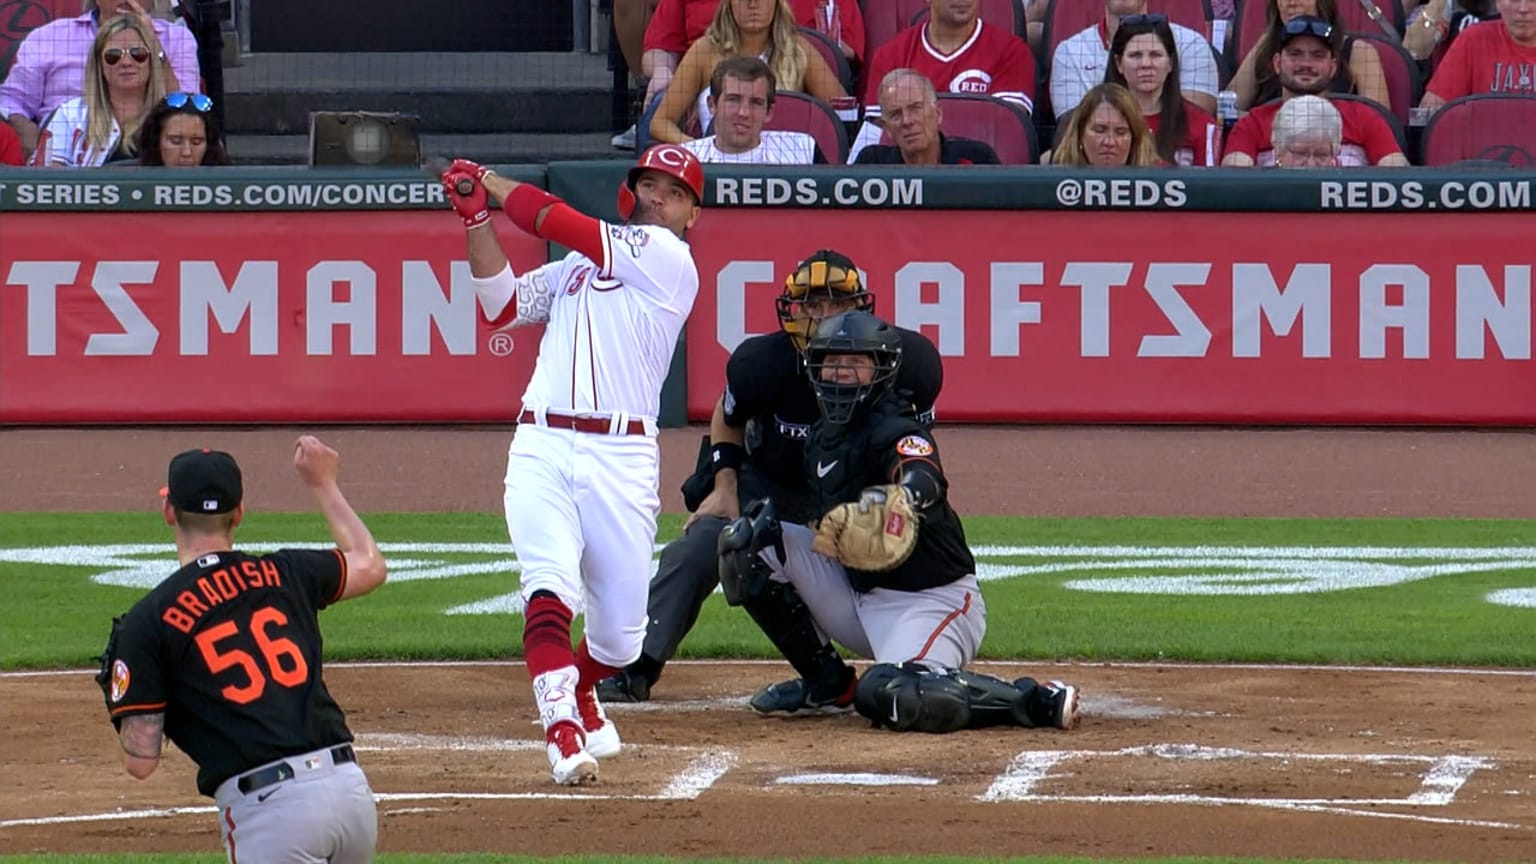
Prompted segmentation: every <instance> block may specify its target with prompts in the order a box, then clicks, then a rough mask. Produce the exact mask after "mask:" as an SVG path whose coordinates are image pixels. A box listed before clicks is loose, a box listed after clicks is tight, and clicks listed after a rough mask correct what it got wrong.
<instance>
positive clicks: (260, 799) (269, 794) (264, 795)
mask: <svg viewBox="0 0 1536 864" xmlns="http://www.w3.org/2000/svg"><path fill="white" fill-rule="evenodd" d="M891 719H892V720H894V719H896V718H894V717H892V718H891ZM281 788H282V787H281V786H279V787H278V789H281ZM276 794H277V789H273V790H272V791H271V792H263V793H261V794H260V795H257V796H256V803H257V804H260V803H261V802H263V801H265V800H267V799H268V798H271V797H272V796H273V795H276Z"/></svg>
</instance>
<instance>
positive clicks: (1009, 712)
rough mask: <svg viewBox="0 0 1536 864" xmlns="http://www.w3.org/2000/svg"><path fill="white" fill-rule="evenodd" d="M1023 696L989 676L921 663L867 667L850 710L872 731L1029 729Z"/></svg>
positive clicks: (1028, 719)
mask: <svg viewBox="0 0 1536 864" xmlns="http://www.w3.org/2000/svg"><path fill="white" fill-rule="evenodd" d="M1025 695H1026V694H1025V692H1024V691H1023V690H1020V689H1019V688H1017V687H1015V686H1013V685H1012V684H1009V683H1008V682H1007V681H1003V680H1001V679H999V678H993V677H992V676H990V675H978V674H976V673H974V672H966V671H964V670H958V669H956V670H948V671H934V670H932V669H929V668H928V667H926V666H924V665H922V664H921V663H900V664H892V663H881V664H878V665H875V666H871V667H870V668H869V669H868V670H866V671H865V673H864V676H863V677H862V678H860V679H859V686H858V689H857V690H856V691H854V696H853V704H854V708H855V709H856V710H858V712H859V713H860V714H862V715H864V716H865V717H867V718H869V720H870V723H871V724H872V725H874V726H876V727H880V726H884V727H886V728H888V729H893V730H895V731H897V732H930V733H945V732H957V731H959V730H961V729H980V728H983V727H986V726H1014V725H1017V726H1033V725H1035V724H1034V723H1032V722H1030V718H1029V715H1028V713H1027V712H1026V710H1025Z"/></svg>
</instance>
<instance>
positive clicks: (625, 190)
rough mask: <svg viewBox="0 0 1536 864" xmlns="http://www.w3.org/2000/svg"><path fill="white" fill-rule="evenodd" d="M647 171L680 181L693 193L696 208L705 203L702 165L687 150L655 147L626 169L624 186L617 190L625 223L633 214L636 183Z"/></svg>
mask: <svg viewBox="0 0 1536 864" xmlns="http://www.w3.org/2000/svg"><path fill="white" fill-rule="evenodd" d="M646 171H660V172H661V173H663V174H669V175H671V176H673V177H676V178H677V179H679V180H681V181H683V185H684V186H687V187H688V189H689V191H691V192H692V193H693V200H694V203H696V204H703V203H704V164H703V163H702V162H700V161H699V157H697V156H695V155H693V153H691V152H689V151H688V149H687V148H684V147H679V146H678V145H676V144H657V145H655V146H654V147H651V148H649V149H647V150H646V151H645V152H644V153H641V154H640V158H639V159H637V160H635V167H633V168H631V169H629V176H628V177H626V178H624V185H622V186H620V187H619V218H620V219H624V220H628V219H629V217H630V216H632V215H634V212H635V183H636V182H637V181H638V180H639V179H640V175H641V174H642V173H643V172H646Z"/></svg>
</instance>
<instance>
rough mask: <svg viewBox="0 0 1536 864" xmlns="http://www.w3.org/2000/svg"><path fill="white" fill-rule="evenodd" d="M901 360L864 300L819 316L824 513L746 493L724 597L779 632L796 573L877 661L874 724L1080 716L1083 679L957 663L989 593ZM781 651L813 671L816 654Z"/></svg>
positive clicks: (814, 444)
mask: <svg viewBox="0 0 1536 864" xmlns="http://www.w3.org/2000/svg"><path fill="white" fill-rule="evenodd" d="M901 363H902V339H901V335H900V333H899V332H898V331H897V330H896V328H894V327H892V326H891V325H889V324H887V323H885V322H884V321H881V320H880V319H879V318H876V317H875V316H874V315H872V314H870V313H869V312H865V311H853V312H845V313H842V314H840V315H836V316H833V317H831V318H828V319H826V320H825V321H823V322H822V323H821V324H820V326H819V327H818V329H817V331H816V334H815V335H814V336H813V337H812V339H811V341H810V345H809V347H808V348H807V351H806V374H807V377H808V378H809V379H810V382H811V386H812V387H813V388H814V389H815V391H816V397H817V401H818V403H819V404H820V407H821V419H820V420H819V421H818V422H817V423H816V424H815V425H814V426H813V427H812V429H811V433H810V438H809V440H808V441H807V442H806V447H805V466H804V471H805V473H806V475H807V477H808V480H809V482H810V484H811V487H812V488H813V489H814V490H815V492H816V495H817V498H818V500H819V502H820V507H821V510H822V512H823V514H824V515H823V516H822V517H821V519H820V520H819V521H818V523H817V525H816V526H815V527H807V526H803V525H795V524H790V523H782V524H781V523H780V522H779V521H778V519H777V518H776V516H775V514H774V505H773V502H771V501H764V502H754V503H753V504H752V505H751V506H749V507H748V509H747V510H746V511H745V513H744V514H743V516H742V517H741V518H740V519H738V520H736V521H735V522H733V523H731V525H730V526H728V527H727V528H726V529H725V530H724V531H723V532H722V533H721V535H720V553H721V557H720V579H721V585H722V587H723V588H724V589H725V593H726V597H727V600H732V599H733V598H734V599H735V600H737V601H738V602H741V603H742V605H745V606H746V607H747V609H748V611H749V612H751V613H752V617H753V620H755V621H757V623H758V624H759V625H760V626H762V627H763V629H764V630H765V631H768V632H769V635H770V637H773V636H774V632H773V631H774V630H775V629H778V630H781V631H782V630H785V629H789V628H794V627H803V626H804V625H803V624H801V623H800V622H801V621H802V620H803V617H802V616H801V615H800V614H799V611H798V610H797V609H795V608H794V605H793V604H794V602H795V601H794V599H793V598H792V597H791V595H786V594H785V593H784V592H782V591H781V590H780V589H779V586H781V585H783V584H785V583H788V584H791V585H793V586H794V587H795V589H796V594H797V595H798V598H801V599H803V601H804V604H805V607H806V608H807V609H808V610H809V612H810V618H812V619H814V622H813V624H812V626H813V627H815V628H817V629H818V630H820V631H821V632H824V633H826V634H827V635H828V636H830V637H831V638H832V639H833V640H835V641H836V642H837V643H839V644H841V645H843V646H844V647H845V648H847V649H848V650H850V651H852V652H854V653H855V654H858V655H860V656H862V657H867V658H870V659H872V660H874V661H875V665H874V666H872V667H870V668H869V669H868V670H867V671H866V672H865V673H864V675H863V677H862V678H860V679H859V681H858V683H857V684H856V685H855V686H854V687H853V690H852V695H853V703H854V706H855V708H856V709H857V710H858V711H859V713H861V714H863V715H864V716H866V717H868V718H869V719H870V720H871V721H873V722H874V723H875V725H877V726H878V725H885V726H888V727H890V728H892V729H896V730H900V731H906V730H914V731H922V732H950V731H955V730H957V729H964V728H977V727H981V726H992V725H1000V724H1017V725H1022V726H1055V727H1060V728H1063V729H1065V728H1071V727H1072V726H1073V725H1075V724H1076V722H1077V712H1078V708H1077V706H1078V693H1077V688H1075V687H1072V686H1069V685H1066V684H1062V683H1060V682H1050V683H1048V684H1043V685H1042V684H1037V683H1036V682H1035V681H1034V680H1033V679H1029V678H1023V679H1020V680H1018V681H1016V682H1013V683H1009V682H1007V681H1003V680H1000V679H997V678H992V677H990V676H986V675H979V674H976V673H973V672H967V671H964V670H963V668H962V667H964V665H965V664H966V663H969V662H970V661H971V660H972V659H973V658H974V657H975V656H976V652H977V649H978V648H979V647H980V646H981V640H982V637H983V636H984V635H985V633H986V626H987V625H986V620H987V613H986V604H985V602H984V601H983V600H982V596H981V588H980V586H979V584H978V583H977V581H976V576H975V572H976V562H975V560H974V559H973V558H972V556H971V552H970V549H969V547H968V546H967V544H966V539H965V530H964V528H963V527H962V526H961V523H960V518H959V516H958V515H957V514H956V513H955V511H954V508H952V507H951V506H950V504H949V500H948V496H947V492H948V481H947V480H946V479H945V476H944V471H943V468H942V466H941V463H940V461H939V453H938V446H937V444H936V443H935V442H934V437H933V433H932V432H931V431H930V430H929V428H928V427H927V426H926V425H925V424H924V423H922V422H920V421H919V420H918V418H917V417H916V416H915V414H914V413H913V411H912V407H911V403H910V402H909V401H908V400H906V399H903V398H900V397H899V396H897V395H896V394H894V393H892V392H891V384H892V382H893V381H895V380H896V376H897V372H898V370H899V368H900V366H901ZM753 603H755V604H756V606H755V607H754V605H752V604H753ZM809 641H810V640H809V639H807V638H805V637H803V636H802V637H801V638H798V639H791V640H785V639H781V638H775V639H774V642H775V644H776V645H782V644H790V645H806V644H809ZM781 650H782V648H781ZM785 656H786V659H788V660H789V662H790V665H792V666H794V667H795V669H796V671H798V672H800V674H801V677H803V678H807V679H812V680H814V678H813V675H814V673H815V672H816V669H815V665H816V663H817V661H818V657H817V656H816V655H815V654H806V653H804V652H803V651H800V652H794V651H791V652H786V654H785ZM775 686H783V685H775ZM770 689H771V688H770Z"/></svg>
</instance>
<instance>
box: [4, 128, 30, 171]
mask: <svg viewBox="0 0 1536 864" xmlns="http://www.w3.org/2000/svg"><path fill="white" fill-rule="evenodd" d="M25 162H26V156H25V155H23V154H22V152H21V136H20V135H17V134H16V130H15V129H12V128H11V127H10V124H8V123H0V165H22V164H24V163H25Z"/></svg>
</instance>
